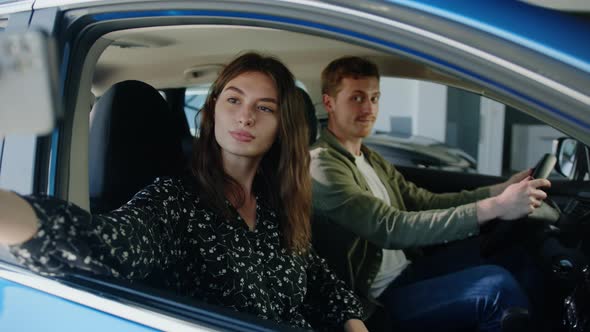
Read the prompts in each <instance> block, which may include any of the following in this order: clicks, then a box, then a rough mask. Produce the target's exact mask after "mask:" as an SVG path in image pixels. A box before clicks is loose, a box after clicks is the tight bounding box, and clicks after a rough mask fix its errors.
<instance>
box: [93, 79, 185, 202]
mask: <svg viewBox="0 0 590 332" xmlns="http://www.w3.org/2000/svg"><path fill="white" fill-rule="evenodd" d="M178 113H180V112H178ZM190 136H191V134H190V131H189V128H188V124H187V122H186V119H185V117H184V114H175V113H174V112H172V111H171V110H170V109H169V107H168V104H167V103H166V101H165V100H164V98H163V97H162V96H161V95H160V93H159V92H158V91H157V90H156V89H154V88H153V87H152V86H150V85H148V84H146V83H143V82H139V81H124V82H120V83H117V84H115V85H113V86H112V87H111V88H110V89H109V90H108V91H107V92H106V93H105V94H104V95H103V96H102V97H100V99H99V100H98V101H97V102H96V104H95V105H94V108H93V110H92V112H91V113H90V137H89V149H90V150H89V176H90V203H91V210H92V211H93V212H104V211H110V210H114V209H116V208H118V207H120V206H121V205H123V204H124V203H125V202H127V201H128V200H129V199H130V198H132V197H133V195H134V194H135V193H136V192H138V191H139V190H141V189H142V188H144V187H145V186H147V185H148V184H150V183H151V182H153V181H154V179H155V178H156V177H158V176H177V175H182V174H184V173H185V171H186V166H187V159H186V157H185V154H184V153H183V148H182V145H183V141H186V140H187V139H190Z"/></svg>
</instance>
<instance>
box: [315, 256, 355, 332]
mask: <svg viewBox="0 0 590 332" xmlns="http://www.w3.org/2000/svg"><path fill="white" fill-rule="evenodd" d="M307 255H308V262H309V264H308V269H307V293H306V295H305V299H304V303H303V314H304V316H305V318H306V319H307V320H308V321H309V322H311V324H312V325H313V326H314V328H321V327H330V326H331V327H340V328H341V327H342V325H344V323H345V322H346V321H347V320H349V319H362V317H363V309H362V304H361V303H360V301H359V300H358V298H357V297H356V296H355V295H354V293H353V292H352V291H351V290H350V289H348V288H347V287H346V284H345V283H344V282H343V281H342V280H340V279H338V277H337V276H336V275H335V274H334V273H333V272H332V271H331V270H330V268H329V267H328V264H327V263H326V261H325V260H324V259H323V258H320V257H319V256H318V255H317V253H316V252H315V251H313V250H310V252H309V253H308V254H307Z"/></svg>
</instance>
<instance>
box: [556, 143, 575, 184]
mask: <svg viewBox="0 0 590 332" xmlns="http://www.w3.org/2000/svg"><path fill="white" fill-rule="evenodd" d="M556 143H557V144H556V148H555V151H554V152H555V155H556V156H557V163H556V164H555V170H556V171H557V172H558V173H560V174H561V175H563V176H565V177H567V178H570V179H571V178H573V176H574V172H575V170H576V165H577V161H578V160H577V155H578V146H579V143H578V141H576V140H575V139H573V138H568V137H561V138H558V139H557V140H556Z"/></svg>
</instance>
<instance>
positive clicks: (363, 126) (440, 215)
mask: <svg viewBox="0 0 590 332" xmlns="http://www.w3.org/2000/svg"><path fill="white" fill-rule="evenodd" d="M322 94H323V96H322V98H323V100H322V101H323V104H324V107H325V109H326V111H327V112H328V128H327V129H325V130H324V131H323V132H322V134H321V137H320V139H319V140H318V141H317V142H316V144H314V145H313V146H312V150H311V157H312V160H311V173H312V177H313V205H314V206H313V208H314V218H315V219H314V225H315V226H314V239H315V241H314V245H316V248H317V249H318V251H319V252H320V254H321V255H322V256H324V257H326V258H327V259H328V260H329V262H330V263H331V264H332V265H333V266H334V268H335V269H336V270H337V271H338V272H339V273H340V275H341V277H342V278H344V279H345V280H347V281H348V282H349V283H350V286H351V287H353V288H354V289H355V290H356V292H357V293H358V295H359V296H360V297H361V298H362V299H363V300H364V304H365V305H366V309H367V311H368V312H372V309H374V307H375V304H383V305H384V307H385V311H386V312H387V313H388V314H389V315H390V316H391V317H392V319H393V320H394V321H395V324H396V325H398V326H399V327H401V328H402V330H422V331H426V330H429V329H436V330H437V331H441V330H443V329H444V328H448V329H449V330H459V329H463V328H478V329H479V330H481V331H496V330H499V329H500V325H501V324H502V315H503V314H506V312H507V309H511V308H517V307H518V308H525V309H526V308H527V307H528V299H527V298H526V295H525V294H524V293H523V291H522V290H521V288H520V286H519V285H518V284H517V283H516V282H515V280H514V279H513V277H512V275H511V274H510V273H509V272H507V271H506V270H504V269H502V268H500V267H498V266H494V265H479V261H478V260H477V257H479V255H474V254H473V252H462V253H459V254H457V253H446V254H441V255H440V256H433V257H434V260H433V259H429V258H419V259H417V260H416V261H415V262H411V261H410V260H408V258H407V257H406V253H405V252H404V251H403V250H404V249H410V248H416V247H420V246H426V245H433V244H439V243H447V242H449V241H454V240H460V239H465V238H468V237H471V236H474V235H476V234H478V233H479V227H480V226H481V225H483V224H485V223H486V222H487V221H490V220H492V219H505V220H513V219H518V218H521V217H523V216H526V215H527V214H529V213H531V212H532V211H533V210H534V209H535V208H537V207H539V206H540V205H541V202H542V200H543V199H544V198H545V197H546V194H545V193H544V192H543V191H542V190H540V189H538V188H539V187H542V186H549V185H550V183H549V181H547V180H545V179H531V178H530V177H529V174H530V170H527V171H523V172H520V173H518V174H516V175H515V176H513V177H511V178H510V179H509V180H508V181H506V182H504V183H500V184H497V185H494V186H491V187H486V188H480V189H477V190H474V191H463V192H461V193H448V194H433V193H431V192H429V191H427V190H424V189H421V188H419V187H417V186H416V185H414V184H413V183H411V182H409V181H406V180H405V179H404V177H403V176H402V174H400V173H399V172H398V171H397V170H396V169H395V167H394V166H392V165H391V164H389V163H388V162H386V161H385V160H384V159H383V158H382V157H381V156H380V155H379V154H377V153H376V152H374V151H371V150H369V149H368V148H367V147H366V146H364V145H362V139H363V138H364V137H366V136H367V135H369V134H370V133H371V130H372V128H373V125H374V123H375V120H376V119H377V113H378V111H379V106H378V105H379V104H378V101H379V96H380V91H379V72H378V69H377V66H376V65H375V64H373V63H371V62H369V61H367V60H364V59H362V58H358V57H345V58H340V59H337V60H334V61H333V62H331V63H330V64H329V65H328V66H327V67H326V68H325V69H324V71H323V72H322ZM478 249H479V248H469V249H468V250H472V251H476V250H478ZM464 256H466V257H476V258H475V259H472V261H471V262H465V257H464Z"/></svg>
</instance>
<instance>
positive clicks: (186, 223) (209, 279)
mask: <svg viewBox="0 0 590 332" xmlns="http://www.w3.org/2000/svg"><path fill="white" fill-rule="evenodd" d="M202 115H203V118H202V124H201V128H200V137H199V139H198V140H197V142H196V145H195V149H194V158H193V163H192V172H193V176H191V177H187V178H164V179H157V180H156V181H155V182H154V183H153V184H152V185H150V186H148V187H147V188H145V189H144V190H142V191H140V192H139V193H137V194H136V195H135V197H134V198H133V199H132V200H131V201H129V202H128V203H127V204H125V205H124V206H122V207H121V208H119V209H117V210H115V211H112V212H110V213H107V214H103V215H96V216H91V215H90V214H89V213H87V212H86V211H84V210H82V209H80V208H78V207H76V206H74V205H72V204H70V203H67V202H62V201H58V200H56V199H53V198H49V197H37V196H32V197H19V196H17V195H14V194H12V193H8V192H1V193H0V211H2V212H0V234H1V235H0V242H3V243H6V244H11V245H12V247H11V251H12V253H13V254H14V255H15V256H16V257H17V258H18V259H19V260H20V261H21V262H22V263H23V264H24V265H26V266H28V267H29V268H30V269H31V270H34V271H37V272H40V273H43V274H47V275H55V274H60V273H63V272H65V271H67V270H70V269H82V270H87V271H92V272H94V273H99V274H105V275H112V276H115V277H120V278H127V279H143V278H146V277H148V276H153V275H158V276H159V278H157V279H159V280H161V281H162V285H161V286H162V287H165V288H166V289H169V290H171V291H173V292H176V293H180V294H186V295H189V296H192V297H195V298H198V299H202V300H205V301H207V302H209V303H214V304H219V305H223V306H226V307H231V308H234V309H236V310H239V311H244V312H248V313H252V314H255V315H257V316H259V317H262V318H265V319H271V320H274V321H277V322H282V323H286V324H290V325H293V326H298V327H303V328H310V327H311V324H310V323H311V322H313V323H317V324H319V325H320V326H321V325H329V324H334V323H336V324H343V325H344V327H345V329H346V330H351V331H353V330H359V331H362V330H365V327H364V325H363V323H362V322H361V321H360V320H359V319H358V318H360V317H361V316H362V312H360V304H359V303H358V301H357V299H356V298H355V297H354V295H353V294H352V293H351V292H350V291H349V290H347V289H345V286H344V284H343V283H342V282H341V281H339V280H338V279H337V278H336V277H335V275H334V274H333V273H332V272H331V271H330V270H329V269H328V268H327V266H326V264H325V262H324V261H323V260H321V259H320V258H319V257H318V256H317V255H316V254H315V253H314V252H313V251H312V250H311V249H310V237H311V235H310V224H309V219H310V211H311V182H310V176H309V154H308V151H307V140H308V136H307V128H306V126H305V120H304V116H305V114H304V112H303V109H302V106H301V100H300V99H299V98H298V97H297V92H296V88H295V84H294V79H293V75H292V74H291V73H290V72H289V70H288V69H287V68H286V67H285V66H284V65H283V64H282V63H280V62H279V61H278V60H275V59H273V58H270V57H263V56H261V55H258V54H255V53H248V54H244V55H242V56H240V57H238V58H237V59H235V60H234V61H233V62H231V63H230V64H229V65H228V66H227V67H226V68H225V69H224V70H223V72H222V73H221V74H220V76H219V77H218V78H217V80H216V81H215V82H214V84H213V86H212V87H211V91H210V94H209V96H208V98H207V100H206V102H205V105H204V107H203V109H202ZM8 207H10V208H8ZM340 326H342V325H340Z"/></svg>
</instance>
